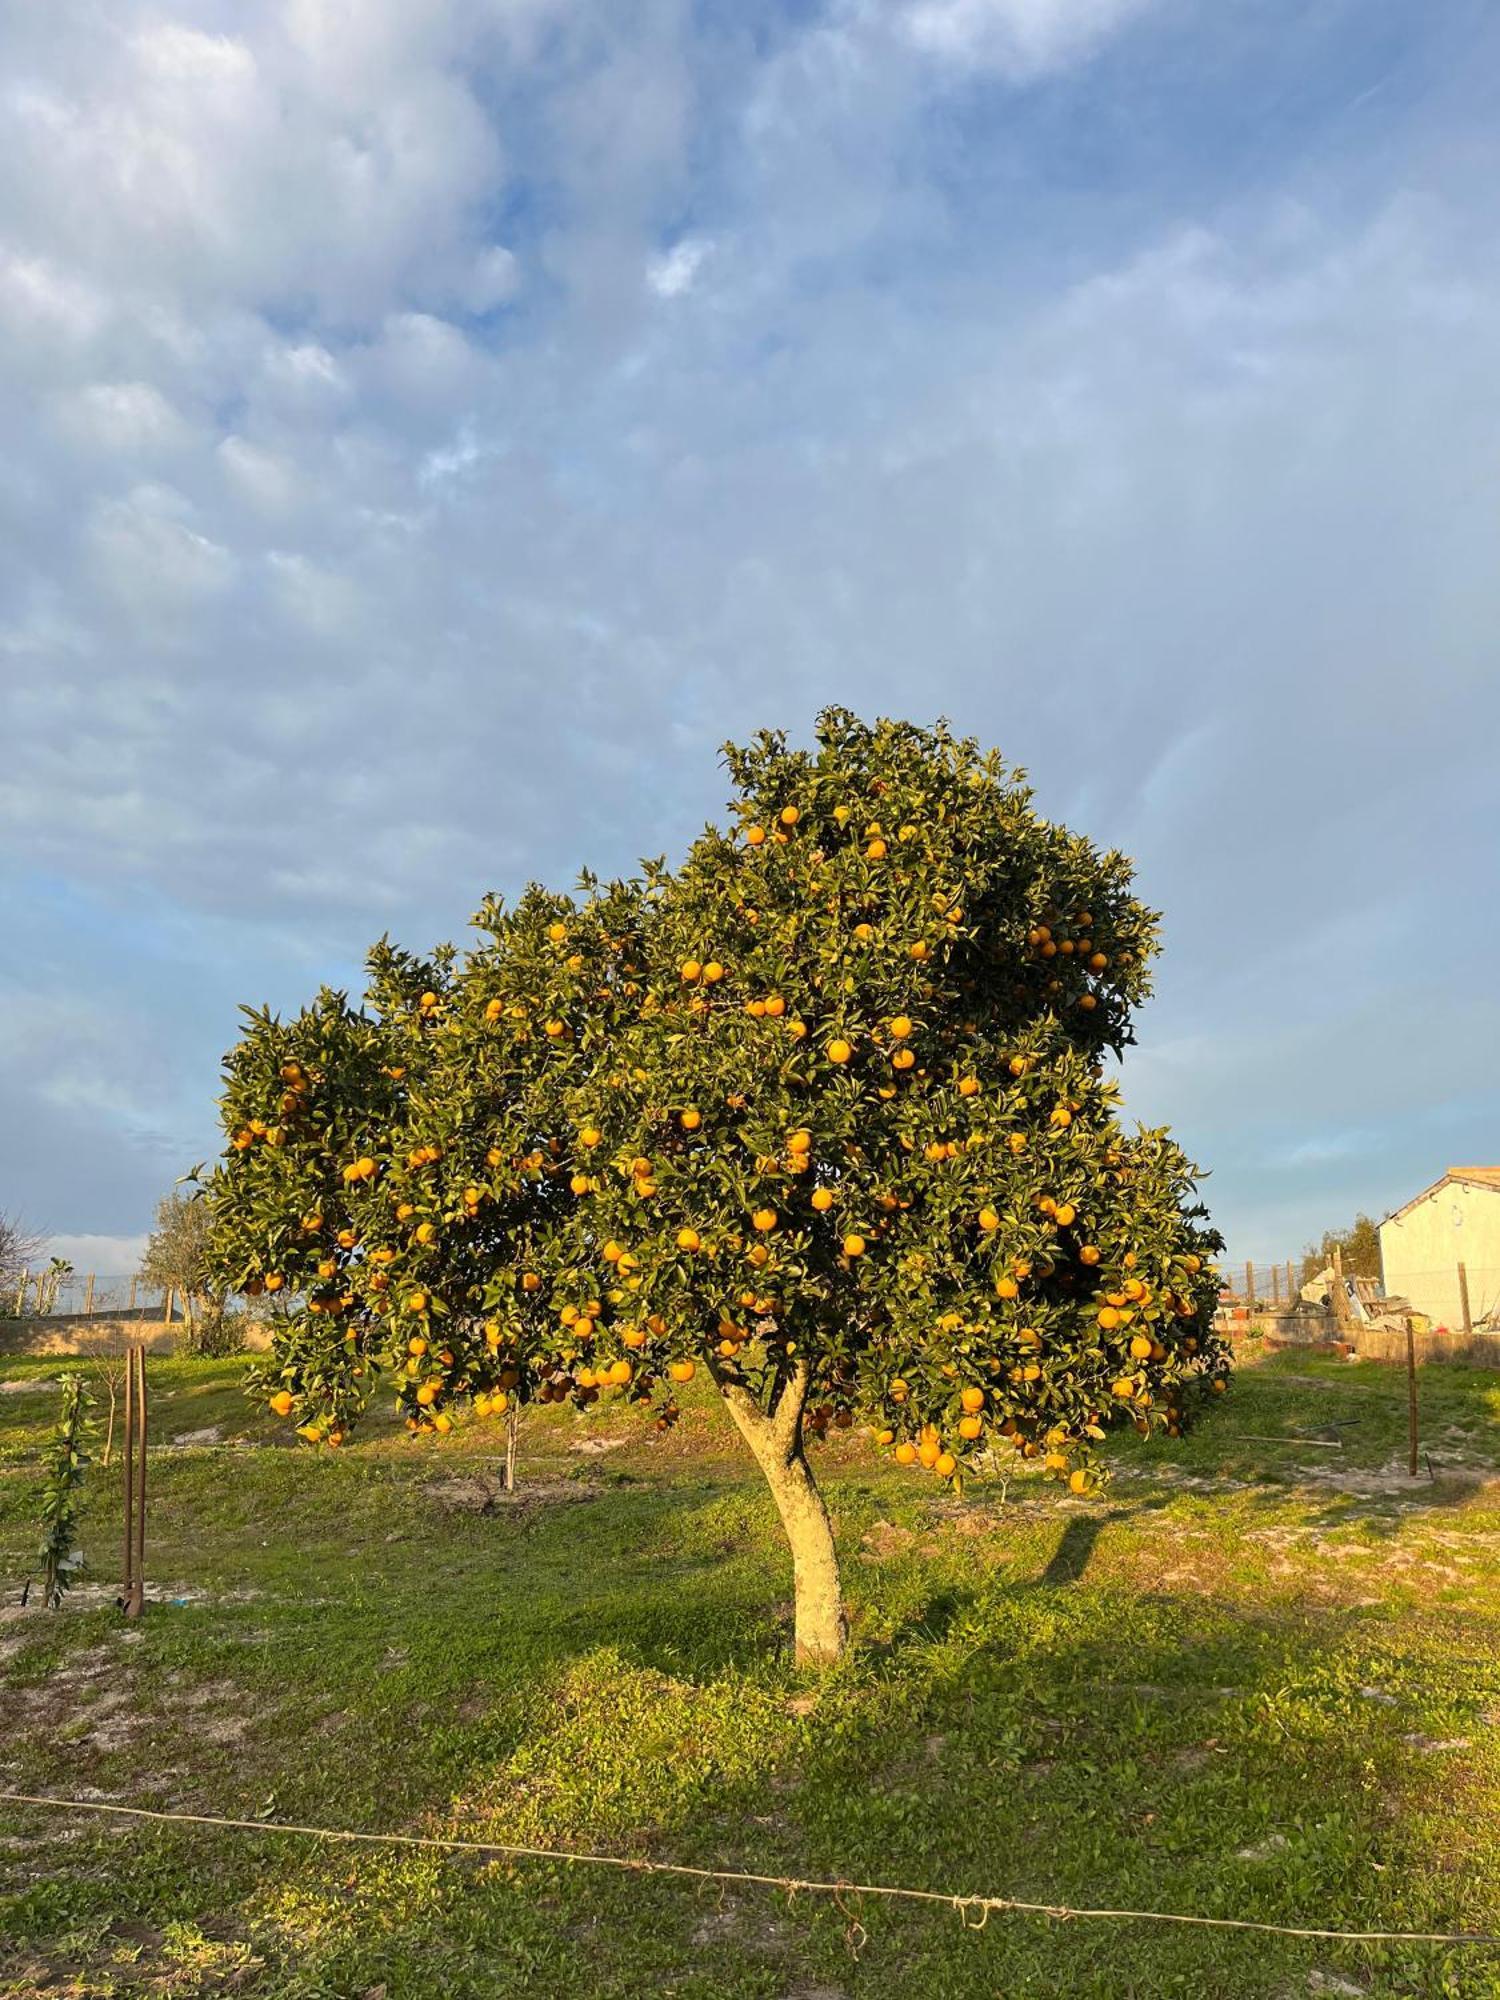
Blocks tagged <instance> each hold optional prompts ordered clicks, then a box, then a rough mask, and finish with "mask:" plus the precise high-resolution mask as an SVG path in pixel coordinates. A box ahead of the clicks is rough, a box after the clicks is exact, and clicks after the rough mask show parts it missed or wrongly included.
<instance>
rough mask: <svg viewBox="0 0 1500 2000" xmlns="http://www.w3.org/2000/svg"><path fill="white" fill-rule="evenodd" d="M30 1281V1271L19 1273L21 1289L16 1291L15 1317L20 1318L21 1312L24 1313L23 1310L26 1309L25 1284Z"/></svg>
mask: <svg viewBox="0 0 1500 2000" xmlns="http://www.w3.org/2000/svg"><path fill="white" fill-rule="evenodd" d="M30 1283H31V1273H30V1271H23V1272H22V1273H21V1289H20V1290H19V1291H18V1292H17V1293H16V1318H17V1319H20V1318H21V1317H22V1315H23V1314H24V1313H25V1311H26V1287H27V1286H28V1285H29V1284H30Z"/></svg>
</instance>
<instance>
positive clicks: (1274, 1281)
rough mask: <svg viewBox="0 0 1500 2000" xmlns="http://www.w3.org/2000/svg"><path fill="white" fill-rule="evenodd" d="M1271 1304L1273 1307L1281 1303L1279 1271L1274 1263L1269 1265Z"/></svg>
mask: <svg viewBox="0 0 1500 2000" xmlns="http://www.w3.org/2000/svg"><path fill="white" fill-rule="evenodd" d="M1271 1304H1272V1305H1273V1306H1275V1307H1279V1306H1280V1304H1281V1272H1280V1270H1279V1269H1278V1267H1277V1266H1276V1265H1275V1264H1273V1265H1272V1266H1271Z"/></svg>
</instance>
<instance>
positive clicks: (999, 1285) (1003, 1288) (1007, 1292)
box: [995, 1278, 1021, 1299]
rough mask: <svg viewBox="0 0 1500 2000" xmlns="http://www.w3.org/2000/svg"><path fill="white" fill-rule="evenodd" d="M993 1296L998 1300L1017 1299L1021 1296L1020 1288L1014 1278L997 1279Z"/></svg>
mask: <svg viewBox="0 0 1500 2000" xmlns="http://www.w3.org/2000/svg"><path fill="white" fill-rule="evenodd" d="M995 1294H996V1296H997V1297H998V1298H1002V1299H1018V1298H1019V1297H1020V1296H1021V1287H1020V1286H1019V1285H1018V1284H1017V1283H1016V1281H1015V1279H1014V1278H997V1279H996V1280H995Z"/></svg>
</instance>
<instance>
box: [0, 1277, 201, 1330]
mask: <svg viewBox="0 0 1500 2000" xmlns="http://www.w3.org/2000/svg"><path fill="white" fill-rule="evenodd" d="M181 1303H182V1302H181V1300H180V1298H175V1297H174V1295H173V1294H171V1293H170V1292H169V1291H168V1290H167V1289H165V1288H164V1287H162V1286H161V1285H151V1284H147V1282H146V1280H145V1279H144V1278H143V1277H141V1276H140V1274H139V1273H138V1272H134V1271H127V1272H119V1271H110V1272H101V1271H54V1270H41V1271H24V1272H22V1273H21V1275H20V1276H19V1277H18V1278H17V1279H16V1280H15V1282H14V1283H10V1282H7V1283H6V1285H5V1286H4V1288H3V1290H0V1313H3V1314H4V1315H6V1316H7V1317H9V1318H13V1319H69V1318H79V1319H83V1318H94V1317H97V1316H99V1315H107V1316H111V1317H122V1316H126V1315H131V1314H133V1315H135V1316H136V1317H137V1318H140V1319H166V1318H167V1317H168V1308H169V1306H172V1307H174V1309H175V1310H178V1311H180V1310H181Z"/></svg>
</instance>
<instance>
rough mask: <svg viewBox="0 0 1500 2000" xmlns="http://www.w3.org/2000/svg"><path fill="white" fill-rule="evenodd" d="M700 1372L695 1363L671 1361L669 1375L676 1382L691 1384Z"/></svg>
mask: <svg viewBox="0 0 1500 2000" xmlns="http://www.w3.org/2000/svg"><path fill="white" fill-rule="evenodd" d="M697 1372H698V1364H697V1363H696V1362H695V1361H669V1362H668V1363H667V1373H668V1375H669V1376H670V1377H671V1379H672V1380H673V1381H674V1382H691V1381H692V1379H693V1377H694V1376H695V1375H696V1374H697Z"/></svg>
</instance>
